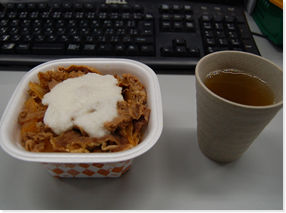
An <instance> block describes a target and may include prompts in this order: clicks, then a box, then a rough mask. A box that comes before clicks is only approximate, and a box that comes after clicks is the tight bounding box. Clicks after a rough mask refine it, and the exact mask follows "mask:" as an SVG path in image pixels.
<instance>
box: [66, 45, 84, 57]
mask: <svg viewBox="0 0 286 213" xmlns="http://www.w3.org/2000/svg"><path fill="white" fill-rule="evenodd" d="M66 53H67V55H79V54H80V53H81V45H80V44H69V45H68V47H67V50H66Z"/></svg>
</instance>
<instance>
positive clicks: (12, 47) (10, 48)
mask: <svg viewBox="0 0 286 213" xmlns="http://www.w3.org/2000/svg"><path fill="white" fill-rule="evenodd" d="M15 52H16V44H15V43H4V44H3V45H2V47H1V53H4V54H12V53H15Z"/></svg>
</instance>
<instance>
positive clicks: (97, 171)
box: [0, 58, 163, 178]
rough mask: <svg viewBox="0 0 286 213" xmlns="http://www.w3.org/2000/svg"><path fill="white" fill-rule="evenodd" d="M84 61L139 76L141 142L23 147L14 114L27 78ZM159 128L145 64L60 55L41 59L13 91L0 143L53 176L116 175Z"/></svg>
mask: <svg viewBox="0 0 286 213" xmlns="http://www.w3.org/2000/svg"><path fill="white" fill-rule="evenodd" d="M72 64H74V65H87V66H90V67H94V68H96V69H97V70H98V71H100V72H101V73H102V74H118V75H121V74H123V73H131V74H132V75H134V76H136V77H138V78H139V80H140V81H141V82H142V83H143V84H144V86H145V88H146V91H147V107H148V108H149V109H151V113H150V116H149V121H148V124H147V125H146V128H145V129H144V132H143V133H144V134H143V139H142V141H141V143H140V144H139V145H138V146H136V147H134V148H132V149H129V150H126V151H122V152H114V153H56V152H54V153H36V152H29V151H26V150H25V149H24V147H23V146H22V145H21V142H20V131H21V129H20V125H19V124H18V116H19V113H20V111H21V110H22V109H23V104H24V102H25V101H26V100H27V99H28V93H27V90H28V88H29V87H28V83H29V81H32V82H38V77H37V73H38V72H40V71H41V72H45V71H48V70H53V69H54V70H56V69H57V67H59V66H64V67H68V66H70V65H72ZM162 129H163V110H162V100H161V92H160V86H159V82H158V79H157V76H156V74H155V72H154V71H153V70H152V69H151V68H149V67H148V66H146V65H144V64H142V63H140V62H137V61H133V60H127V59H102V58H100V59H94V58H93V59H89V58H87V59H60V60H54V61H49V62H46V63H43V64H41V65H39V66H37V67H35V68H33V69H32V70H30V71H29V72H28V73H27V74H26V75H25V76H24V77H23V78H22V80H21V81H20V83H19V85H18V86H17V88H16V90H15V91H14V93H13V95H12V97H11V99H10V101H9V103H8V105H7V107H6V109H5V111H4V114H3V116H2V119H1V123H0V144H1V146H2V148H3V150H4V151H6V152H7V153H8V154H10V155H11V156H13V157H15V158H17V159H20V160H23V161H31V162H39V163H42V164H43V165H44V166H45V168H47V170H48V171H49V172H50V174H52V175H53V176H57V177H95V178H97V177H100V178H101V177H120V176H121V175H122V174H123V173H125V172H126V171H127V170H128V169H129V168H130V167H131V165H132V163H133V159H134V158H136V157H138V156H140V155H142V154H143V153H145V152H147V151H148V150H149V149H151V147H153V146H154V144H155V143H156V142H157V140H158V139H159V137H160V135H161V132H162Z"/></svg>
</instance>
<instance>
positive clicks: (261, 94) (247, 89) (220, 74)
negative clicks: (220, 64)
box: [204, 69, 275, 106]
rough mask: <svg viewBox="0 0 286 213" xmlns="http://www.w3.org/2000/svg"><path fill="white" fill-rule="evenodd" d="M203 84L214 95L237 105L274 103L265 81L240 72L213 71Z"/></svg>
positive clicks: (230, 70) (271, 92)
mask: <svg viewBox="0 0 286 213" xmlns="http://www.w3.org/2000/svg"><path fill="white" fill-rule="evenodd" d="M204 84H205V85H206V87H207V88H209V89H210V90H211V91H212V92H214V93H215V94H217V95H219V96H221V97H222V98H225V99H227V100H230V101H233V102H236V103H239V104H245V105H251V106H265V105H271V104H273V103H274V102H275V96H274V93H273V91H272V90H271V88H270V87H269V86H268V85H267V83H266V82H265V81H263V80H261V79H259V78H257V77H255V76H252V75H251V74H248V73H245V72H243V71H240V70H236V69H225V70H216V71H213V72H211V73H209V74H208V75H207V76H206V79H205V82H204Z"/></svg>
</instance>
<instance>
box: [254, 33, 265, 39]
mask: <svg viewBox="0 0 286 213" xmlns="http://www.w3.org/2000/svg"><path fill="white" fill-rule="evenodd" d="M251 33H252V34H253V35H256V36H259V37H262V38H266V39H267V37H266V36H265V35H262V34H260V33H255V32H251Z"/></svg>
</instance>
